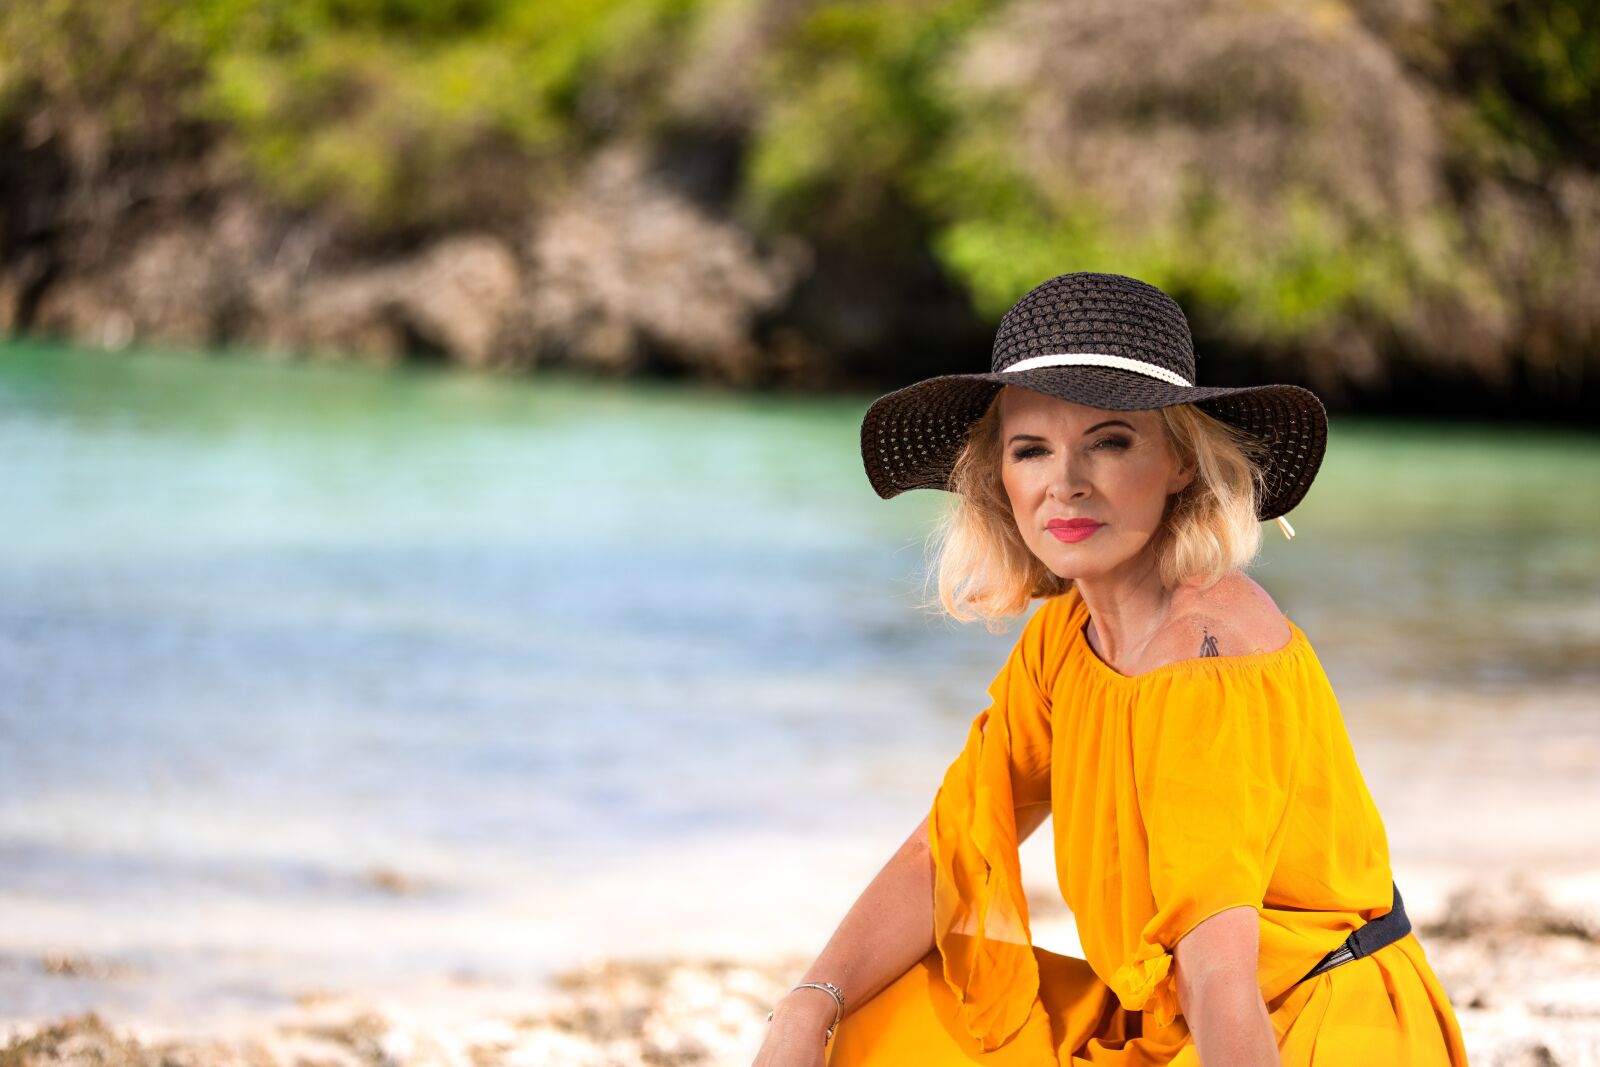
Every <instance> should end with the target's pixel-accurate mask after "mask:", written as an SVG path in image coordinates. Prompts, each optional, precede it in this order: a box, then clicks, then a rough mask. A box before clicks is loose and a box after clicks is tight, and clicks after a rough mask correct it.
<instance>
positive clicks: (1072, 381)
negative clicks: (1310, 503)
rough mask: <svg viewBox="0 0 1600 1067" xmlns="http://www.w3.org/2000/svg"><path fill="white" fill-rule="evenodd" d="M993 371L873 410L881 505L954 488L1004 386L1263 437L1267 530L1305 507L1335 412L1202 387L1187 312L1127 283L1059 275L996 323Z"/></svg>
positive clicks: (1290, 392) (870, 428) (1291, 392)
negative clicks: (956, 470)
mask: <svg viewBox="0 0 1600 1067" xmlns="http://www.w3.org/2000/svg"><path fill="white" fill-rule="evenodd" d="M989 365H990V371H989V373H987V374H945V375H940V376H939V377H935V378H926V379H924V380H922V381H920V382H917V383H915V384H913V385H908V386H906V387H905V388H903V389H898V390H896V391H895V392H892V393H889V394H887V395H885V396H881V397H879V398H878V399H877V400H874V401H873V402H872V405H871V406H870V407H868V408H867V413H866V416H865V417H864V418H863V419H862V421H861V458H862V460H863V461H864V462H865V464H866V468H867V478H868V480H869V481H871V483H872V488H873V489H874V490H876V491H877V494H878V495H879V496H880V497H882V498H883V499H885V500H888V499H889V498H890V497H893V496H897V495H899V494H900V493H903V492H905V491H906V490H907V489H944V490H946V491H949V490H950V485H949V477H950V470H951V467H952V466H953V465H954V463H955V460H956V456H957V455H958V454H959V453H960V451H961V448H962V446H963V445H964V444H965V443H966V439H967V432H968V430H969V429H970V428H971V426H972V424H973V423H974V422H976V421H977V420H978V419H979V418H981V417H982V416H983V413H984V412H985V411H986V410H987V409H988V407H989V402H990V401H991V400H992V399H993V398H994V395H995V394H996V393H998V392H999V391H1000V389H1001V388H1003V387H1004V386H1007V385H1016V386H1020V387H1021V388H1024V389H1033V390H1035V391H1037V392H1041V393H1048V394H1049V395H1051V396H1055V397H1060V398H1061V399H1063V400H1070V401H1074V402H1076V403H1079V404H1086V405H1088V406H1090V407H1097V408H1107V409H1110V410H1113V411H1141V410H1148V409H1151V408H1162V407H1168V406H1171V405H1173V404H1193V405H1194V406H1195V407H1197V408H1199V409H1200V410H1201V411H1204V412H1205V413H1206V414H1208V415H1211V416H1213V417H1215V418H1217V419H1219V420H1221V421H1223V422H1226V423H1229V424H1230V425H1232V426H1235V427H1237V428H1238V429H1240V430H1242V431H1244V432H1245V433H1247V434H1249V435H1251V436H1253V437H1255V438H1258V439H1259V440H1261V441H1262V442H1264V443H1265V444H1266V446H1267V448H1266V450H1265V452H1266V459H1265V460H1264V461H1263V467H1264V471H1263V473H1264V475H1265V481H1266V487H1265V490H1264V492H1263V493H1262V496H1261V501H1260V506H1259V508H1258V510H1257V515H1258V516H1259V518H1260V519H1261V521H1263V522H1265V521H1267V520H1269V519H1275V518H1278V517H1279V516H1280V515H1283V514H1285V513H1287V512H1289V511H1290V510H1292V509H1293V508H1294V506H1295V505H1296V504H1298V503H1300V500H1301V499H1302V498H1303V497H1304V496H1305V495H1306V490H1308V489H1310V488H1311V481H1312V479H1313V478H1315V477H1316V475H1317V468H1319V467H1320V466H1321V465H1322V457H1323V453H1325V452H1326V451H1327V447H1328V415H1327V411H1326V410H1325V409H1324V408H1323V406H1322V401H1320V400H1318V399H1317V396H1316V394H1315V393H1313V392H1311V391H1310V390H1309V389H1303V388H1301V387H1300V386H1297V385H1247V386H1237V387H1219V386H1200V385H1196V384H1195V372H1194V340H1193V337H1192V336H1191V335H1190V333H1189V320H1188V319H1186V318H1185V317H1184V314H1183V309H1182V308H1180V307H1179V306H1178V303H1177V301H1175V300H1173V299H1172V298H1171V297H1169V296H1168V295H1167V294H1166V293H1163V292H1162V291H1161V290H1160V289H1157V288H1156V287H1155V286H1153V285H1150V284H1148V283H1146V282H1141V281H1139V280H1138V279H1136V278H1129V277H1127V276H1125V275H1121V274H1096V273H1090V272H1080V273H1076V274H1062V275H1058V276H1057V277H1054V278H1051V279H1050V280H1049V281H1047V282H1044V283H1043V284H1041V285H1039V286H1037V287H1035V288H1034V289H1033V290H1032V291H1030V292H1029V293H1028V294H1027V295H1026V296H1024V297H1023V298H1022V299H1021V300H1019V301H1018V302H1017V303H1016V305H1015V306H1013V307H1012V308H1011V310H1010V311H1008V312H1006V314H1005V317H1004V318H1003V319H1001V320H1000V328H999V330H998V331H997V332H996V334H995V339H994V352H993V355H992V356H991V358H990V364H989ZM1285 532H1286V533H1287V532H1288V530H1287V529H1286V530H1285Z"/></svg>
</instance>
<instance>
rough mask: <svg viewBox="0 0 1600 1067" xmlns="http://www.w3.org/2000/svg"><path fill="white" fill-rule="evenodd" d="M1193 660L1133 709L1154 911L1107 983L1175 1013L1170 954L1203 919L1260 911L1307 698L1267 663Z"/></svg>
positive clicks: (1164, 1019)
mask: <svg viewBox="0 0 1600 1067" xmlns="http://www.w3.org/2000/svg"><path fill="white" fill-rule="evenodd" d="M1238 666H1239V661H1237V660H1236V659H1235V660H1229V659H1222V660H1219V662H1218V664H1217V665H1216V666H1203V665H1194V666H1193V667H1192V668H1190V669H1183V670H1179V671H1176V672H1173V673H1171V674H1170V675H1168V676H1166V677H1164V678H1162V679H1161V682H1162V684H1159V685H1154V686H1151V687H1149V688H1148V689H1147V690H1146V691H1145V692H1143V693H1142V694H1141V699H1140V700H1139V701H1138V702H1137V703H1136V704H1135V706H1134V708H1133V711H1132V723H1131V729H1132V740H1133V751H1134V754H1135V755H1134V785H1135V793H1136V795H1137V798H1138V805H1139V812H1140V816H1141V819H1142V821H1143V823H1144V828H1145V833H1146V835H1147V844H1148V848H1149V857H1150V867H1149V885H1150V895H1151V897H1152V898H1153V903H1154V906H1155V911H1154V914H1153V915H1152V916H1151V918H1150V919H1149V920H1148V921H1147V922H1146V923H1145V924H1144V926H1143V928H1142V929H1140V931H1139V933H1138V937H1137V940H1136V942H1135V944H1134V946H1133V949H1132V951H1131V953H1130V954H1129V956H1128V958H1127V959H1126V962H1125V963H1124V964H1123V965H1122V966H1121V967H1120V968H1119V969H1118V970H1117V972H1116V974H1115V976H1114V977H1113V979H1112V980H1111V982H1110V984H1111V986H1112V988H1113V989H1114V990H1115V992H1116V994H1117V998H1118V1000H1119V1001H1120V1002H1121V1004H1122V1006H1123V1007H1124V1008H1127V1009H1129V1010H1145V1009H1151V1010H1153V1011H1154V1012H1155V1015H1156V1024H1157V1025H1158V1026H1166V1025H1168V1024H1170V1023H1171V1022H1172V1020H1173V1018H1174V1017H1176V1016H1177V1015H1179V1014H1181V1008H1180V1005H1179V1001H1178V995H1177V975H1176V973H1175V970H1174V966H1175V961H1174V957H1173V955H1172V953H1173V950H1174V949H1175V948H1176V946H1177V944H1178V942H1179V941H1181V940H1182V939H1183V937H1184V935H1185V934H1187V933H1189V931H1191V930H1192V929H1194V927H1195V926H1197V925H1198V924H1199V923H1200V922H1201V921H1202V920H1205V919H1207V918H1210V917H1211V916H1213V915H1215V914H1217V913H1218V912H1220V911H1224V910H1226V909H1228V908H1232V907H1237V906H1239V905H1248V906H1250V907H1253V908H1255V909H1256V911H1257V912H1258V913H1259V912H1260V910H1261V908H1262V906H1263V901H1264V898H1265V896H1266V890H1267V883H1268V882H1269V880H1270V879H1271V877H1272V872H1273V869H1274V867H1275V866H1276V865H1277V860H1278V856H1279V854H1280V853H1281V852H1282V849H1283V845H1284V839H1285V828H1286V825H1287V821H1288V820H1287V818H1286V816H1287V814H1288V805H1289V799H1290V797H1291V796H1293V795H1294V776H1295V774H1296V772H1297V765H1298V760H1299V751H1300V738H1301V735H1302V732H1303V731H1302V725H1301V724H1302V722H1303V716H1302V713H1301V712H1302V705H1303V703H1304V702H1303V700H1302V699H1301V697H1302V696H1303V694H1297V693H1296V692H1295V691H1294V689H1293V687H1292V686H1285V685H1281V684H1278V679H1276V678H1275V676H1274V675H1273V674H1272V672H1271V669H1270V668H1266V667H1264V668H1261V669H1255V668H1253V667H1252V668H1249V669H1238Z"/></svg>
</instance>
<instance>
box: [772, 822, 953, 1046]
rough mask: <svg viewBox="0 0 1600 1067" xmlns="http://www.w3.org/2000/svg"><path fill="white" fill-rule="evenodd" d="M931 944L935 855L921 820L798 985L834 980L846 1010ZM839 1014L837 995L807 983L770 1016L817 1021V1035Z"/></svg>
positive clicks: (868, 996) (799, 1021)
mask: <svg viewBox="0 0 1600 1067" xmlns="http://www.w3.org/2000/svg"><path fill="white" fill-rule="evenodd" d="M933 947H934V940H933V855H932V853H931V852H930V851H929V848H928V822H927V820H926V819H924V820H923V821H922V823H921V824H920V825H919V826H918V827H917V828H916V829H915V830H913V831H912V832H911V836H910V837H908V838H906V840H905V843H904V844H902V845H901V846H900V848H899V849H898V850H897V851H896V852H895V854H894V855H893V856H891V857H890V858H889V862H887V863H886V864H884V866H883V868H882V869H881V870H880V871H878V873H877V874H876V875H875V876H874V877H873V879H872V881H871V882H869V883H868V884H867V888H866V889H864V890H863V891H862V893H861V896H860V897H858V898H857V899H856V902H855V903H854V904H853V905H851V907H850V910H849V911H848V912H846V913H845V917H844V919H843V920H842V921H841V922H840V923H839V928H838V929H837V930H835V931H834V933H833V936H832V937H831V938H829V939H828V943H827V945H826V946H825V947H824V948H823V950H822V952H821V954H820V955H818V956H817V958H816V961H815V962H814V963H812V964H811V966H810V967H809V968H807V969H806V972H805V973H804V974H803V975H801V976H800V978H799V979H797V982H832V983H833V984H834V985H836V986H838V987H839V988H840V989H841V990H842V991H843V993H844V998H845V1014H846V1015H848V1014H850V1012H851V1010H852V1009H853V1008H855V1007H856V1006H858V1005H860V1004H863V1003H865V1002H866V1001H868V1000H870V999H871V998H872V997H873V996H875V995H876V994H878V993H879V992H881V991H882V990H883V989H884V988H886V987H887V986H888V985H889V984H890V983H892V982H893V981H894V980H895V979H896V978H899V977H900V976H901V975H903V974H904V973H905V972H906V971H908V970H910V969H911V966H912V965H913V964H915V963H916V962H917V961H918V960H920V959H922V957H924V956H926V955H927V954H928V953H929V952H930V951H932V950H933ZM836 1014H837V1011H836V1005H835V1003H834V1000H833V998H832V997H830V996H829V995H828V994H827V993H825V992H823V991H822V990H820V989H812V988H804V989H795V990H792V991H790V992H789V993H788V994H787V995H785V996H784V997H783V999H782V1000H780V1001H779V1002H778V1006H777V1007H776V1009H775V1010H774V1012H773V1020H774V1022H777V1021H778V1020H779V1019H780V1018H781V1019H784V1020H785V1021H786V1023H787V1024H788V1025H801V1026H806V1027H810V1026H811V1025H813V1024H814V1025H815V1026H816V1029H817V1035H818V1037H819V1038H820V1037H821V1036H822V1033H823V1032H824V1031H826V1030H827V1028H828V1027H829V1026H830V1025H832V1023H833V1020H834V1016H835V1015H836Z"/></svg>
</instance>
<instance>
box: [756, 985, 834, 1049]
mask: <svg viewBox="0 0 1600 1067" xmlns="http://www.w3.org/2000/svg"><path fill="white" fill-rule="evenodd" d="M807 988H810V989H820V990H822V991H823V992H824V993H826V994H828V995H829V996H830V997H832V998H833V999H834V1000H835V1001H836V1002H837V1003H836V1006H835V1007H834V1009H833V1025H832V1026H830V1027H828V1032H827V1034H826V1035H825V1036H824V1037H823V1038H822V1040H823V1042H824V1043H826V1042H828V1041H830V1040H831V1039H832V1038H833V1032H834V1030H836V1029H837V1028H838V1026H839V1020H840V1019H843V1018H844V992H843V991H842V990H841V989H840V988H839V987H838V986H836V985H834V984H833V983H832V982H801V983H800V984H799V985H797V986H795V987H794V989H807ZM794 989H791V990H789V992H791V993H793V992H794ZM776 1010H777V1009H776V1008H774V1009H773V1011H776ZM771 1021H772V1012H771V1011H769V1012H767V1022H769V1023H770V1022H771Z"/></svg>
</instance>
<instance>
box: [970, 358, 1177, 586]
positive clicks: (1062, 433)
mask: <svg viewBox="0 0 1600 1067" xmlns="http://www.w3.org/2000/svg"><path fill="white" fill-rule="evenodd" d="M999 404H1000V443H1001V452H1000V467H1001V471H1002V480H1003V481H1004V483H1005V488H1006V495H1007V496H1008V497H1009V498H1010V500H1011V511H1012V514H1013V515H1014V516H1015V517H1016V521H1017V529H1019V530H1020V531H1021V532H1022V537H1023V540H1024V541H1026V542H1027V545H1028V547H1029V548H1031V549H1032V550H1033V552H1034V554H1035V555H1037V556H1038V557H1039V558H1040V559H1041V560H1043V561H1044V563H1045V565H1046V566H1047V567H1049V568H1050V570H1051V572H1053V573H1054V574H1056V575H1058V576H1059V577H1062V578H1071V579H1079V578H1093V577H1096V576H1099V575H1103V574H1106V573H1109V572H1111V571H1114V570H1116V569H1117V568H1118V567H1119V566H1121V565H1122V564H1125V563H1127V562H1129V561H1130V560H1133V559H1135V558H1136V557H1138V556H1139V555H1140V553H1141V552H1142V551H1143V550H1144V548H1145V546H1146V545H1148V544H1149V543H1150V539H1151V537H1153V536H1154V535H1155V532H1156V530H1157V529H1158V528H1159V527H1160V524H1161V519H1162V516H1163V515H1164V514H1165V512H1166V506H1167V498H1168V497H1169V496H1170V495H1171V494H1173V493H1176V492H1179V491H1180V490H1182V489H1183V488H1184V487H1185V486H1186V485H1188V484H1189V482H1190V481H1191V480H1192V478H1193V472H1192V471H1185V470H1180V469H1179V467H1178V461H1177V456H1176V455H1175V454H1174V453H1173V451H1172V447H1171V446H1170V445H1169V444H1168V443H1167V436H1166V431H1165V429H1164V428H1163V425H1162V417H1161V413H1160V412H1159V411H1107V410H1104V409H1102V408H1091V407H1085V406H1084V405H1082V404H1074V403H1072V402H1071V401H1069V400H1060V399H1057V398H1056V397H1053V396H1047V395H1045V394H1044V393H1037V392H1034V391H1033V390H1031V389H1022V388H1019V387H1017V386H1006V387H1005V388H1003V389H1002V390H1001V391H1000V399H999ZM1072 519H1093V520H1095V522H1096V523H1097V524H1098V525H1094V526H1090V527H1087V528H1085V529H1078V530H1074V529H1071V528H1070V527H1068V528H1060V529H1052V523H1054V524H1056V525H1058V526H1059V525H1060V524H1061V523H1063V522H1065V521H1067V520H1072Z"/></svg>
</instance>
